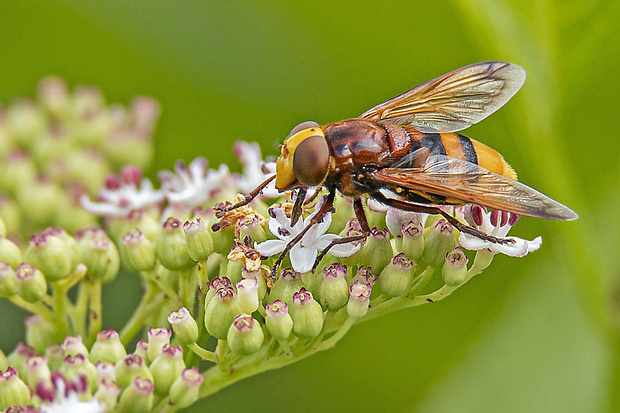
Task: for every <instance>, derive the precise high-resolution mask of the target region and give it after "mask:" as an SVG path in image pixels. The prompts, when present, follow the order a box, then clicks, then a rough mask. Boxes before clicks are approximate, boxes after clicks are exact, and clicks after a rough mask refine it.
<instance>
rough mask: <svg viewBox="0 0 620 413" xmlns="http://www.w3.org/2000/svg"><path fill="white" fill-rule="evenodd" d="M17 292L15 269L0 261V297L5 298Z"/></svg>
mask: <svg viewBox="0 0 620 413" xmlns="http://www.w3.org/2000/svg"><path fill="white" fill-rule="evenodd" d="M15 293H17V281H16V279H15V271H13V269H12V268H11V266H10V265H9V264H7V263H6V262H0V297H3V298H7V297H10V296H12V295H14V294H15Z"/></svg>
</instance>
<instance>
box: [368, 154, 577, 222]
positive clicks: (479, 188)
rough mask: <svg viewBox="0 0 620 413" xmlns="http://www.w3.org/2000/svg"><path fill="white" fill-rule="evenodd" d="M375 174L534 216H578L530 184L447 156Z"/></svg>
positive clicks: (396, 183)
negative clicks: (417, 165)
mask: <svg viewBox="0 0 620 413" xmlns="http://www.w3.org/2000/svg"><path fill="white" fill-rule="evenodd" d="M373 177H374V178H375V179H377V180H378V181H380V182H382V183H383V184H385V185H386V187H387V188H390V187H403V188H408V189H411V190H414V191H422V192H427V193H430V194H435V195H442V196H446V197H449V198H455V199H459V200H461V201H463V202H465V203H473V204H479V205H485V206H487V207H491V208H497V209H501V210H503V211H509V212H514V213H517V214H520V215H526V216H530V217H535V218H544V219H554V220H561V221H570V220H573V219H577V217H578V216H577V214H576V213H575V212H574V211H573V210H571V209H570V208H568V207H566V206H565V205H562V204H561V203H559V202H557V201H555V200H553V199H551V198H549V197H548V196H546V195H544V194H542V193H540V192H538V191H537V190H535V189H533V188H530V187H529V186H527V185H524V184H522V183H520V182H518V181H515V180H513V179H510V178H508V177H505V176H503V175H499V174H496V173H493V172H490V171H489V170H487V169H485V168H483V167H481V166H479V165H476V164H473V163H470V162H467V161H463V160H461V159H456V158H451V157H448V156H444V155H434V156H429V157H428V158H427V159H426V161H425V163H424V165H423V166H422V167H420V168H385V169H381V170H379V171H377V172H374V173H373Z"/></svg>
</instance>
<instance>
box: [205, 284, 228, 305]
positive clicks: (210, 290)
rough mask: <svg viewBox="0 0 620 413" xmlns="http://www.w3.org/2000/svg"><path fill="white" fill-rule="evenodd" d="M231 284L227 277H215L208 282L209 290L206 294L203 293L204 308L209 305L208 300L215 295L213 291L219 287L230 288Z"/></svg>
mask: <svg viewBox="0 0 620 413" xmlns="http://www.w3.org/2000/svg"><path fill="white" fill-rule="evenodd" d="M232 286H233V284H232V282H231V281H230V279H229V278H228V277H222V278H220V277H215V278H214V279H213V280H211V282H210V283H209V290H208V291H207V295H205V310H206V308H207V306H208V305H209V302H211V300H212V299H213V297H215V292H216V291H217V290H219V289H220V288H232Z"/></svg>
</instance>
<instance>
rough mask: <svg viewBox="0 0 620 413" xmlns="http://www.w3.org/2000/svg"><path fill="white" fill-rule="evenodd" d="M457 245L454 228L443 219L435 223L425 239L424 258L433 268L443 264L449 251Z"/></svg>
mask: <svg viewBox="0 0 620 413" xmlns="http://www.w3.org/2000/svg"><path fill="white" fill-rule="evenodd" d="M454 247H456V239H454V228H453V227H452V225H450V224H449V223H448V222H446V221H445V220H443V219H440V220H438V221H436V222H435V223H434V224H433V229H432V231H431V232H430V234H428V235H427V237H426V239H425V240H424V252H423V253H422V259H423V260H424V261H425V262H426V263H427V264H428V265H429V266H430V267H433V268H437V267H440V266H442V265H443V263H444V260H445V258H446V254H447V253H448V251H452V250H453V249H454Z"/></svg>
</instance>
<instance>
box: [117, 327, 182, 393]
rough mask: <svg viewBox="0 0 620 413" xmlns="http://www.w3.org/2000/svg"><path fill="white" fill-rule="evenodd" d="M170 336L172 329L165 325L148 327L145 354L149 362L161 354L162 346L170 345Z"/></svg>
mask: <svg viewBox="0 0 620 413" xmlns="http://www.w3.org/2000/svg"><path fill="white" fill-rule="evenodd" d="M171 336H172V331H169V330H168V329H167V328H166V327H160V328H153V327H151V328H149V331H148V333H147V334H146V337H147V339H148V348H147V354H148V356H149V360H151V362H152V361H153V360H155V359H156V358H157V357H158V356H159V355H160V354H161V352H162V349H163V348H164V346H167V345H170V337H171ZM123 387H124V386H123Z"/></svg>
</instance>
